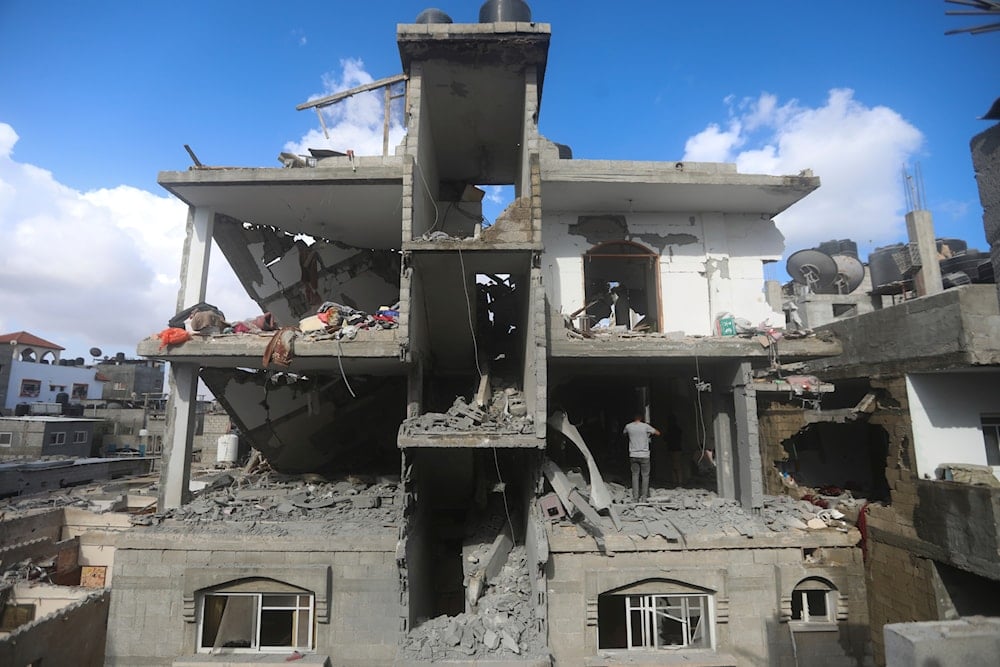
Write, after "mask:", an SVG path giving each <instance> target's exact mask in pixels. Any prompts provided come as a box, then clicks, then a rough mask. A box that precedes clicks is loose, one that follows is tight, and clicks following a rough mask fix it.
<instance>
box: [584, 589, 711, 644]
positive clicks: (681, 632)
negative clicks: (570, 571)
mask: <svg viewBox="0 0 1000 667" xmlns="http://www.w3.org/2000/svg"><path fill="white" fill-rule="evenodd" d="M713 603H714V596H713V593H712V591H709V590H706V589H702V588H699V587H695V586H690V585H688V584H684V583H681V582H677V581H671V580H666V579H649V580H646V581H642V582H638V583H636V584H632V585H630V586H626V587H623V588H619V589H616V590H613V591H608V592H606V593H603V594H601V595H600V596H599V597H598V600H597V626H598V627H597V630H598V648H600V649H629V650H655V649H664V648H669V649H672V650H678V649H711V648H714V646H715V620H714V614H715V610H714V605H713Z"/></svg>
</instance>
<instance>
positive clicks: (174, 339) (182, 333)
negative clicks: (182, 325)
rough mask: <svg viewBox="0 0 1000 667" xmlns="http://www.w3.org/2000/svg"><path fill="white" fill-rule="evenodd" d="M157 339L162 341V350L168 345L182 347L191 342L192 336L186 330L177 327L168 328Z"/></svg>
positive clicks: (157, 335)
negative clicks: (181, 345)
mask: <svg viewBox="0 0 1000 667" xmlns="http://www.w3.org/2000/svg"><path fill="white" fill-rule="evenodd" d="M156 337H157V338H159V339H160V349H161V350H162V349H163V348H165V347H167V346H168V345H180V344H181V343H186V342H187V341H189V340H191V334H189V333H188V332H187V331H186V330H185V329H178V328H176V327H167V328H166V329H164V330H163V331H161V332H160V333H158V334H156Z"/></svg>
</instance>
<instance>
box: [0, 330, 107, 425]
mask: <svg viewBox="0 0 1000 667" xmlns="http://www.w3.org/2000/svg"><path fill="white" fill-rule="evenodd" d="M0 346H2V348H3V349H4V350H8V349H9V351H10V356H9V357H6V355H3V356H4V357H5V358H0V392H3V393H2V394H0V399H2V401H3V402H2V407H3V410H4V414H13V413H14V412H15V411H16V409H17V407H18V406H25V408H24V410H25V412H24V414H27V410H28V409H29V408H30V406H31V405H32V404H49V405H53V404H56V403H59V402H62V403H69V402H72V403H79V402H81V401H85V400H87V399H88V398H97V397H99V396H100V395H101V392H102V387H103V384H104V382H105V379H104V378H103V377H101V376H100V374H99V372H98V371H96V370H95V369H93V368H87V367H84V366H83V365H82V362H83V360H82V359H76V360H73V363H72V365H69V364H68V363H67V362H66V360H63V359H61V358H60V354H61V353H62V352H63V350H64V348H62V347H60V346H59V345H56V344H55V343H50V342H48V341H46V340H44V339H42V338H39V337H38V336H35V335H33V334H30V333H28V332H26V331H18V332H15V333H11V334H4V335H2V336H0ZM78 362H79V363H78ZM57 413H58V412H57Z"/></svg>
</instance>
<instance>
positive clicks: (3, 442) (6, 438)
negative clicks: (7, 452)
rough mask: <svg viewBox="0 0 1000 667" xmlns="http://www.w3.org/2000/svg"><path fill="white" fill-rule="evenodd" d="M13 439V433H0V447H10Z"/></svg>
mask: <svg viewBox="0 0 1000 667" xmlns="http://www.w3.org/2000/svg"><path fill="white" fill-rule="evenodd" d="M13 441H14V434H13V433H9V432H8V433H0V447H10V445H11V443H12V442H13Z"/></svg>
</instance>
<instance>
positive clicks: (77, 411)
mask: <svg viewBox="0 0 1000 667" xmlns="http://www.w3.org/2000/svg"><path fill="white" fill-rule="evenodd" d="M63 414H65V415H66V416H67V417H82V416H83V403H70V404H69V405H67V406H66V409H65V410H64V411H63Z"/></svg>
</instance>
